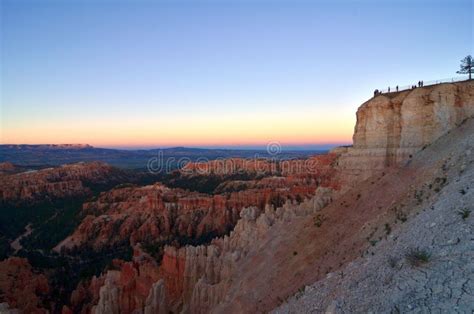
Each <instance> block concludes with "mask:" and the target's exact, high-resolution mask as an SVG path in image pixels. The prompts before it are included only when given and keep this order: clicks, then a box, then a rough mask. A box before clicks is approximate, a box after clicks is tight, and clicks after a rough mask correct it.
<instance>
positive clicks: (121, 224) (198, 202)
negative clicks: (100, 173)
mask: <svg viewBox="0 0 474 314" xmlns="http://www.w3.org/2000/svg"><path fill="white" fill-rule="evenodd" d="M328 182H330V181H329V180H326V177H324V176H323V175H321V176H320V177H318V179H316V177H313V178H302V177H269V178H264V179H261V180H258V181H247V182H245V184H246V188H245V189H244V190H239V191H235V192H226V193H224V194H218V195H212V196H211V195H207V194H200V193H196V192H189V191H184V190H181V189H170V188H167V187H165V186H163V185H161V184H155V185H150V186H145V187H133V188H119V189H113V190H111V191H108V192H105V193H102V194H101V195H100V196H99V198H98V199H97V200H96V201H94V202H89V203H85V204H84V205H83V210H82V214H83V215H85V218H84V219H83V221H82V223H81V224H80V225H79V227H78V228H77V229H76V230H75V232H74V233H73V234H72V235H71V236H69V237H68V238H66V239H65V240H64V241H62V242H61V243H60V244H59V245H58V246H57V247H56V248H55V250H56V251H60V250H61V249H62V248H66V249H72V248H79V247H81V246H88V247H92V248H94V249H95V250H100V249H102V248H104V247H106V246H114V245H117V244H123V243H127V242H129V243H130V244H131V245H134V244H136V243H140V242H141V243H151V242H154V243H156V242H160V241H168V242H170V241H171V240H173V239H177V240H179V238H187V239H194V240H199V239H200V238H201V237H205V236H208V235H214V236H216V235H223V234H225V233H227V232H228V231H229V230H230V229H232V228H233V227H234V226H235V224H236V222H237V220H238V219H239V213H240V211H241V210H242V208H245V207H249V206H255V207H258V208H260V209H263V208H264V207H265V205H267V204H272V203H275V204H283V203H284V202H285V201H286V200H295V201H296V200H298V201H299V202H301V201H302V200H304V199H305V198H310V197H311V195H313V194H314V191H315V190H316V188H317V187H318V186H319V185H321V186H324V185H325V184H327V185H330V184H328ZM229 186H230V187H231V186H232V182H228V184H227V188H229ZM230 190H232V188H230ZM197 242H199V241H197Z"/></svg>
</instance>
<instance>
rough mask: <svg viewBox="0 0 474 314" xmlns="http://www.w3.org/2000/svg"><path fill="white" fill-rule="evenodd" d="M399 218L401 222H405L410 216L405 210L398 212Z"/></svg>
mask: <svg viewBox="0 0 474 314" xmlns="http://www.w3.org/2000/svg"><path fill="white" fill-rule="evenodd" d="M397 220H399V221H401V222H405V221H407V220H408V217H407V215H406V214H405V213H404V212H398V213H397Z"/></svg>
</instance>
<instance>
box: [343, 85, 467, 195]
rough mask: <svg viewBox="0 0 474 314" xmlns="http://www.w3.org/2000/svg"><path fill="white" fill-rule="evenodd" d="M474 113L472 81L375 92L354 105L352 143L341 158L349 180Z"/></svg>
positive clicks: (399, 158) (395, 160)
mask: <svg viewBox="0 0 474 314" xmlns="http://www.w3.org/2000/svg"><path fill="white" fill-rule="evenodd" d="M473 115H474V82H473V81H467V82H460V83H446V84H439V85H434V86H428V87H423V88H416V89H413V90H409V91H404V92H400V93H393V94H387V95H379V96H376V97H374V98H372V99H370V100H369V101H367V102H365V103H364V104H363V105H362V106H360V107H359V109H358V110H357V124H356V126H355V129H354V136H353V146H352V147H349V148H347V149H346V152H345V153H343V154H342V156H341V158H340V159H339V167H338V168H339V170H340V172H341V175H342V176H343V179H342V180H344V181H346V183H347V185H348V186H349V185H352V184H353V183H355V182H357V181H359V180H364V179H367V178H368V177H370V176H371V175H374V174H380V173H382V172H383V171H384V169H386V168H388V167H394V166H398V165H402V164H404V163H406V162H407V161H409V160H410V159H411V158H412V157H413V155H414V154H415V153H416V152H418V151H420V150H422V149H423V148H424V147H426V146H427V145H429V144H430V143H432V142H433V141H434V140H436V139H438V138H439V137H440V136H442V135H444V134H446V133H448V132H449V131H450V130H452V129H454V128H456V127H457V126H459V125H460V124H461V123H462V122H463V121H465V120H466V119H467V118H470V117H472V116H473Z"/></svg>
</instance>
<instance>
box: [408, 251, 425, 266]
mask: <svg viewBox="0 0 474 314" xmlns="http://www.w3.org/2000/svg"><path fill="white" fill-rule="evenodd" d="M430 258H431V254H430V253H429V252H428V251H426V250H422V249H412V250H410V251H409V252H408V253H407V254H406V255H405V259H406V260H407V262H408V263H409V264H410V265H411V266H413V267H419V266H422V265H424V264H427V263H428V262H429V261H430Z"/></svg>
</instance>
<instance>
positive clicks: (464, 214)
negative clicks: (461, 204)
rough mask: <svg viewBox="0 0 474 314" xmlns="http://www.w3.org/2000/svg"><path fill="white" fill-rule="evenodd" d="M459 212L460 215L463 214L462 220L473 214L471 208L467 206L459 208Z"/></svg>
mask: <svg viewBox="0 0 474 314" xmlns="http://www.w3.org/2000/svg"><path fill="white" fill-rule="evenodd" d="M458 214H459V216H461V218H462V220H466V219H467V218H469V215H470V214H471V210H470V209H467V208H463V209H460V210H458Z"/></svg>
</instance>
